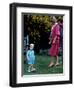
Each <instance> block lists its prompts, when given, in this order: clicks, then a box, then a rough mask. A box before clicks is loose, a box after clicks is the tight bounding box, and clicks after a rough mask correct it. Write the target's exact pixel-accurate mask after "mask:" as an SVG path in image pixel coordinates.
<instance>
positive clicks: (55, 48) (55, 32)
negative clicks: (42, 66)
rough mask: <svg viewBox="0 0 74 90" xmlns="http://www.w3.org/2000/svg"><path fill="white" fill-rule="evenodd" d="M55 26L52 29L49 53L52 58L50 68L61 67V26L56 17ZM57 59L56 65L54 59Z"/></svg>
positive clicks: (54, 19) (53, 19)
mask: <svg viewBox="0 0 74 90" xmlns="http://www.w3.org/2000/svg"><path fill="white" fill-rule="evenodd" d="M52 21H53V25H52V28H51V35H50V36H51V37H50V38H49V39H50V42H49V44H51V48H50V51H49V55H50V56H51V60H50V63H49V66H48V67H52V66H53V65H55V66H57V65H59V58H58V53H59V47H60V26H59V24H58V23H57V20H56V18H55V17H53V18H52ZM55 57H56V63H55V64H54V60H55V59H54V58H55Z"/></svg>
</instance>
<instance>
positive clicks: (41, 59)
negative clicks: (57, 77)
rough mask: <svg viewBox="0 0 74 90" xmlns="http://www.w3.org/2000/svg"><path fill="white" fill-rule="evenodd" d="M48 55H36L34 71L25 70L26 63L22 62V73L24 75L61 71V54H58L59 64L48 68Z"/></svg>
mask: <svg viewBox="0 0 74 90" xmlns="http://www.w3.org/2000/svg"><path fill="white" fill-rule="evenodd" d="M50 59H51V58H50V56H48V55H36V63H35V68H36V72H30V73H28V72H27V69H28V65H27V64H26V63H24V65H23V68H24V69H23V74H24V75H34V74H57V73H63V64H62V56H59V62H60V65H59V66H56V67H55V66H54V67H51V68H48V64H49V62H50Z"/></svg>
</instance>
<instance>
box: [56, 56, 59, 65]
mask: <svg viewBox="0 0 74 90" xmlns="http://www.w3.org/2000/svg"><path fill="white" fill-rule="evenodd" d="M57 65H59V56H56V64H55V66H57Z"/></svg>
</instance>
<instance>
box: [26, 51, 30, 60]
mask: <svg viewBox="0 0 74 90" xmlns="http://www.w3.org/2000/svg"><path fill="white" fill-rule="evenodd" d="M26 57H27V60H29V51H27V54H26Z"/></svg>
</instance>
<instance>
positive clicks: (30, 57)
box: [26, 44, 36, 72]
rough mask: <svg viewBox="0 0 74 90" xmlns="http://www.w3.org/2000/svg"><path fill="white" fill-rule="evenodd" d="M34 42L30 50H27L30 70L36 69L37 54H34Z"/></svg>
mask: <svg viewBox="0 0 74 90" xmlns="http://www.w3.org/2000/svg"><path fill="white" fill-rule="evenodd" d="M33 49H34V44H30V50H28V51H27V54H26V57H27V62H28V72H31V71H35V70H36V69H35V68H34V64H35V55H34V50H33Z"/></svg>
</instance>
